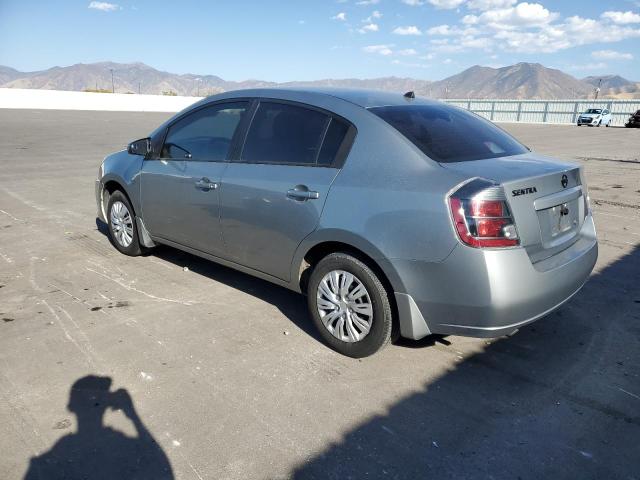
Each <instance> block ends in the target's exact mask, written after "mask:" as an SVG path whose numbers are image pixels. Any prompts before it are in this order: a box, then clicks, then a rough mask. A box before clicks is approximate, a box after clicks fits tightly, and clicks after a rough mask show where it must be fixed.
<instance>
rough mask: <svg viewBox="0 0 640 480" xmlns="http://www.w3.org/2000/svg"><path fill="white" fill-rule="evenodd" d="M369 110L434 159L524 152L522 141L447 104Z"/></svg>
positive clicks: (507, 154) (481, 156) (467, 158)
mask: <svg viewBox="0 0 640 480" xmlns="http://www.w3.org/2000/svg"><path fill="white" fill-rule="evenodd" d="M369 110H370V111H371V112H373V113H375V114H376V115H377V116H379V117H380V118H382V119H383V120H385V121H386V122H387V123H389V124H390V125H391V126H392V127H394V128H395V129H396V130H398V131H399V132H400V133H401V134H402V135H404V136H405V137H407V139H409V140H410V141H411V142H412V143H413V144H414V145H415V146H416V147H418V148H419V149H420V150H422V152H423V153H424V154H425V155H427V156H428V157H429V158H431V159H432V160H435V161H436V162H441V163H451V162H465V161H468V160H482V159H487V158H496V157H506V156H509V155H519V154H522V153H526V152H528V150H527V148H526V147H525V146H524V145H522V144H521V143H519V142H518V141H517V140H516V139H514V138H513V137H512V136H510V135H508V134H507V133H506V132H504V131H503V130H501V129H500V128H498V127H496V126H495V125H494V124H493V123H491V122H489V121H488V120H485V119H484V118H482V117H479V116H478V115H475V114H473V113H470V112H468V111H466V110H463V109H461V108H456V107H452V106H450V105H439V104H434V105H402V106H390V107H374V108H370V109H369Z"/></svg>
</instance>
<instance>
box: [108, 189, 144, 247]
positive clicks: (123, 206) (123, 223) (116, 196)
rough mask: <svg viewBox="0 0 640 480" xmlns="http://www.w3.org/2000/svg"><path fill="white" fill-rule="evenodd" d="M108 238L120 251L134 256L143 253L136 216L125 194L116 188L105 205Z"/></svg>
mask: <svg viewBox="0 0 640 480" xmlns="http://www.w3.org/2000/svg"><path fill="white" fill-rule="evenodd" d="M107 222H108V224H109V239H110V240H111V243H112V244H113V246H114V247H116V248H117V249H118V251H119V252H120V253H124V254H125V255H129V256H131V257H136V256H138V255H141V254H142V253H144V247H143V246H142V245H140V242H139V238H140V237H139V236H138V227H137V225H136V216H135V213H134V211H133V208H132V207H131V203H130V202H129V199H128V198H127V196H126V195H125V194H124V193H122V192H121V191H120V190H116V191H115V192H113V193H112V194H111V196H110V197H109V203H108V205H107Z"/></svg>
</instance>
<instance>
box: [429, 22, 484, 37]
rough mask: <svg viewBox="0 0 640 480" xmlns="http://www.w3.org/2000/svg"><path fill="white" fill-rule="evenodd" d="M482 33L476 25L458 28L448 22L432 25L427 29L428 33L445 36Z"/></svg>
mask: <svg viewBox="0 0 640 480" xmlns="http://www.w3.org/2000/svg"><path fill="white" fill-rule="evenodd" d="M479 33H480V30H478V29H477V28H475V27H466V28H458V27H456V26H453V27H452V26H450V25H447V24H444V25H437V26H435V27H431V28H430V29H429V30H427V34H428V35H442V36H444V37H447V36H453V35H458V36H462V35H466V36H469V35H477V34H479Z"/></svg>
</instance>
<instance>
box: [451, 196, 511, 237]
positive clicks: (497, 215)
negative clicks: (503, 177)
mask: <svg viewBox="0 0 640 480" xmlns="http://www.w3.org/2000/svg"><path fill="white" fill-rule="evenodd" d="M494 188H495V187H494ZM461 190H466V192H462V193H463V194H464V193H469V190H470V189H469V188H467V187H466V186H465V187H463V188H462V189H461ZM459 192H460V191H458V192H456V193H454V194H453V195H452V196H451V197H449V206H450V208H451V215H452V216H453V222H454V225H455V228H456V232H457V233H458V237H460V240H461V241H462V242H463V243H465V244H466V245H469V246H470V247H474V248H483V247H494V248H496V247H498V248H499V247H513V246H516V245H518V244H519V243H520V241H519V239H518V233H517V230H516V227H515V224H514V221H513V218H512V216H511V213H510V211H509V207H508V206H507V203H506V201H505V200H495V199H483V198H482V195H481V193H482V190H480V192H477V191H475V192H473V197H472V198H469V199H466V198H462V196H466V195H461V196H459V195H458V193H459Z"/></svg>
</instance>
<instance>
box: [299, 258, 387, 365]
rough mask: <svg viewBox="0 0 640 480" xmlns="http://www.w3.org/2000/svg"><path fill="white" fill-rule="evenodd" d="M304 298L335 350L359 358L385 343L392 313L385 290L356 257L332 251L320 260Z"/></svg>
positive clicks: (375, 350) (371, 272)
mask: <svg viewBox="0 0 640 480" xmlns="http://www.w3.org/2000/svg"><path fill="white" fill-rule="evenodd" d="M307 301H308V306H309V312H310V314H311V318H312V319H313V323H314V324H315V326H316V328H317V329H318V332H319V333H320V335H321V336H322V338H323V339H324V341H325V342H326V343H327V344H328V345H329V346H330V347H331V348H333V349H334V350H336V351H337V352H339V353H341V354H343V355H346V356H348V357H353V358H362V357H367V356H369V355H372V354H374V353H376V352H377V351H379V350H381V349H382V348H383V347H385V346H386V345H387V344H388V343H389V340H390V338H391V330H392V325H393V315H392V312H391V304H390V302H389V297H388V294H387V291H386V289H385V288H384V286H383V284H382V282H381V281H380V279H379V278H378V276H377V275H376V274H375V272H374V271H373V270H372V269H371V268H369V266H368V265H367V264H365V263H364V262H362V261H360V260H358V259H357V258H355V257H353V256H351V255H349V254H346V253H332V254H330V255H327V256H326V257H324V258H323V259H322V260H320V261H319V262H318V264H317V265H316V266H315V268H314V269H313V272H312V273H311V276H310V278H309V285H308V290H307Z"/></svg>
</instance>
